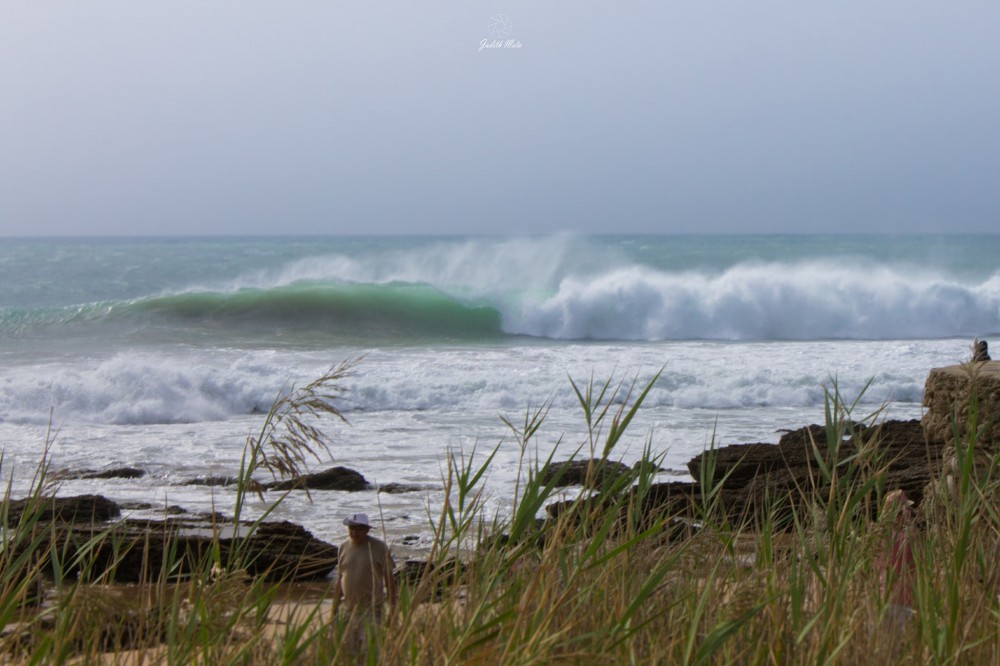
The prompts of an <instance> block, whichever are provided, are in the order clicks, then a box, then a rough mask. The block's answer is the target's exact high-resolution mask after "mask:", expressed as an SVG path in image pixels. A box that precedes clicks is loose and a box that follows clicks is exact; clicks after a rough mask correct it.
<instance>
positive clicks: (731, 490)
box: [546, 420, 944, 538]
mask: <svg viewBox="0 0 1000 666" xmlns="http://www.w3.org/2000/svg"><path fill="white" fill-rule="evenodd" d="M848 430H849V432H848V433H846V434H847V436H846V437H844V439H843V441H841V442H834V443H833V445H831V443H829V442H827V431H826V428H825V427H824V426H818V425H812V426H807V427H805V428H799V429H798V430H794V431H791V432H788V433H786V434H784V435H783V436H782V437H781V439H780V440H779V442H778V443H777V444H742V445H736V446H727V447H723V448H720V449H716V450H714V451H711V452H706V453H703V454H701V455H699V456H696V457H695V458H693V459H692V460H691V461H690V462H689V463H688V470H689V471H690V473H691V476H693V477H694V478H695V481H693V482H692V481H670V482H667V483H654V484H652V485H651V486H650V487H649V488H648V489H645V490H642V489H639V488H637V487H632V488H631V489H630V491H629V492H631V493H632V496H633V497H632V498H633V500H634V502H638V504H639V509H638V513H639V515H640V516H641V518H640V520H639V522H640V523H641V524H642V525H644V526H651V525H653V524H655V523H656V522H661V523H662V521H666V523H667V525H668V526H670V530H669V534H668V537H669V538H675V537H676V538H684V535H685V534H690V533H692V532H693V531H694V529H696V526H697V525H698V524H700V522H701V521H703V519H704V517H705V516H706V513H707V512H708V511H709V510H711V511H714V512H715V513H714V516H715V518H716V519H725V520H728V521H730V522H732V523H734V524H739V525H747V526H751V527H759V526H760V525H762V524H764V523H765V522H770V524H771V525H772V526H773V527H774V528H775V529H778V530H781V529H791V528H792V527H793V525H794V524H795V518H796V516H797V515H799V517H801V516H800V514H799V512H800V511H801V510H802V509H803V508H804V507H808V506H811V505H812V504H813V503H820V504H822V503H823V502H825V501H826V500H827V498H828V497H829V496H830V491H831V489H830V486H829V485H828V483H827V482H826V481H825V480H824V478H823V474H822V471H821V465H820V463H819V460H822V461H823V463H824V464H825V465H828V466H829V465H838V466H839V467H838V469H839V470H840V471H839V474H840V475H841V477H842V478H844V477H845V476H847V475H854V476H856V477H858V478H872V477H877V478H878V483H877V484H876V486H877V492H883V493H884V492H888V491H890V490H895V489H897V488H898V489H902V490H904V491H906V494H907V496H909V497H910V499H912V500H914V502H915V503H917V504H919V503H920V502H921V500H922V499H923V494H924V488H925V487H926V485H927V483H928V481H929V480H930V479H932V478H937V477H938V476H939V475H940V465H941V462H940V461H941V451H942V450H943V448H944V444H943V443H942V442H934V441H928V440H927V439H926V437H925V435H924V430H923V428H922V426H921V423H920V421H917V420H911V421H886V422H884V423H881V424H879V425H875V426H872V427H865V426H864V425H863V424H852V425H851V426H850V428H849V429H848ZM859 445H863V446H862V448H860V449H859ZM702 484H705V485H704V486H702ZM875 493H876V490H875V489H873V491H872V492H871V494H870V497H869V498H867V499H866V500H865V501H864V502H862V509H863V510H864V511H866V512H867V513H868V515H869V516H870V517H872V518H874V517H875V514H876V513H877V506H878V497H876V496H875ZM620 499H621V496H620V495H615V496H610V497H609V496H607V494H606V493H601V492H598V493H595V494H594V495H593V496H591V497H587V498H584V499H582V500H578V501H565V502H556V503H553V504H550V505H548V506H546V513H547V514H548V516H549V518H550V520H551V519H557V518H563V517H564V516H566V512H567V511H576V512H581V515H586V512H589V511H592V510H596V509H601V508H605V507H607V506H611V505H612V502H614V501H618V500H620ZM634 502H633V505H634ZM571 517H579V516H572V514H571ZM626 519H627V516H626V515H625V512H624V511H623V516H622V518H621V520H622V521H624V520H626ZM632 520H635V518H634V515H633V517H632Z"/></svg>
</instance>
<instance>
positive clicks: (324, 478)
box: [264, 467, 371, 491]
mask: <svg viewBox="0 0 1000 666" xmlns="http://www.w3.org/2000/svg"><path fill="white" fill-rule="evenodd" d="M264 487H265V488H266V489H267V490H347V491H359V490H368V489H370V488H371V485H370V484H369V483H368V481H367V480H366V479H365V477H364V476H362V475H361V473H360V472H356V471H354V470H353V469H350V468H347V467H331V468H330V469H327V470H323V471H322V472H315V473H313V474H304V475H302V476H299V477H296V478H294V479H290V480H288V481H275V482H273V483H265V484H264Z"/></svg>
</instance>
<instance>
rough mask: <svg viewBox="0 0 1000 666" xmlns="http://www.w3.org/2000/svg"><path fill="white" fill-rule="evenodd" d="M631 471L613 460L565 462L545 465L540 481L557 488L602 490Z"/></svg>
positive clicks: (540, 474) (626, 466)
mask: <svg viewBox="0 0 1000 666" xmlns="http://www.w3.org/2000/svg"><path fill="white" fill-rule="evenodd" d="M630 471H631V468H630V467H629V466H628V465H626V464H624V463H621V462H616V461H613V460H565V461H562V462H553V463H549V464H548V465H545V466H544V467H543V468H542V471H541V472H540V473H539V480H540V481H541V482H542V483H544V484H546V485H548V484H551V485H552V486H554V487H556V488H564V487H567V486H589V487H596V488H601V487H605V486H607V485H608V484H609V483H610V482H611V481H613V480H614V479H616V478H618V477H620V476H622V475H624V474H628V473H629V472H630Z"/></svg>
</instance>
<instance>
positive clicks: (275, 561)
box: [6, 495, 337, 583]
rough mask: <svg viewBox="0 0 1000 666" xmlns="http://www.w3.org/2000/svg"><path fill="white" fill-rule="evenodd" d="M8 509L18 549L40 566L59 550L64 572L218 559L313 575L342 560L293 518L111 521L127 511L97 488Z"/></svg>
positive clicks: (166, 570)
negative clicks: (94, 492) (94, 491)
mask: <svg viewBox="0 0 1000 666" xmlns="http://www.w3.org/2000/svg"><path fill="white" fill-rule="evenodd" d="M6 509H7V515H8V525H10V527H11V528H12V536H11V538H10V541H9V544H10V547H11V549H12V551H14V552H22V551H25V550H31V551H32V552H33V554H34V557H36V558H39V559H40V560H41V561H40V562H39V563H38V564H37V565H36V566H37V568H38V569H39V570H41V571H48V570H50V567H52V566H53V563H52V562H50V561H49V559H48V558H49V557H50V556H51V554H52V553H53V552H56V553H59V554H60V571H61V575H74V574H76V575H86V576H88V577H90V578H93V579H97V578H102V579H104V580H107V581H114V582H123V583H138V582H146V581H149V580H151V579H156V578H158V577H159V576H161V575H169V576H178V575H185V574H190V573H197V572H201V571H204V569H205V566H206V562H209V561H211V560H212V559H215V558H217V560H216V561H218V562H220V563H221V564H222V565H223V566H224V567H230V566H231V567H234V568H239V569H241V570H245V571H246V572H247V574H249V575H250V576H253V577H261V578H264V579H266V580H275V581H277V580H281V581H307V580H318V579H323V578H325V577H327V576H328V575H329V574H330V572H331V571H332V570H333V568H334V567H335V566H336V562H337V547H336V546H333V545H331V544H328V543H326V542H323V541H320V540H319V539H316V538H315V537H313V535H312V534H311V533H310V532H308V531H307V530H305V529H304V528H302V527H301V526H299V525H296V524H294V523H289V522H266V523H260V524H258V525H250V524H247V523H241V524H235V523H233V522H232V521H231V520H230V521H228V522H224V521H222V520H220V519H219V517H218V516H213V517H211V519H203V520H199V519H197V518H188V517H185V518H184V519H167V520H138V519H126V520H122V521H119V522H115V523H108V522H107V521H109V520H112V519H114V518H117V517H118V516H120V514H121V510H120V508H119V507H118V505H117V504H115V503H114V502H113V501H111V500H108V499H106V498H104V497H101V496H97V495H87V496H80V497H68V498H28V499H26V500H12V501H10V502H9V503H8V506H7V508H6ZM11 559H13V558H11Z"/></svg>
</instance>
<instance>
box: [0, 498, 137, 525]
mask: <svg viewBox="0 0 1000 666" xmlns="http://www.w3.org/2000/svg"><path fill="white" fill-rule="evenodd" d="M120 515H121V509H120V508H119V506H118V504H116V503H115V502H113V501H111V500H109V499H107V498H106V497H102V496H101V495H77V496H75V497H27V498H24V499H17V500H10V501H9V502H7V521H8V524H9V525H10V526H12V527H13V526H16V525H17V524H18V523H19V522H21V519H22V517H31V518H34V519H36V520H38V521H39V522H65V523H102V522H105V521H108V520H111V519H112V518H117V517H118V516H120Z"/></svg>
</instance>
